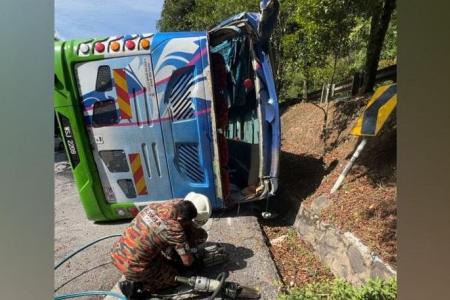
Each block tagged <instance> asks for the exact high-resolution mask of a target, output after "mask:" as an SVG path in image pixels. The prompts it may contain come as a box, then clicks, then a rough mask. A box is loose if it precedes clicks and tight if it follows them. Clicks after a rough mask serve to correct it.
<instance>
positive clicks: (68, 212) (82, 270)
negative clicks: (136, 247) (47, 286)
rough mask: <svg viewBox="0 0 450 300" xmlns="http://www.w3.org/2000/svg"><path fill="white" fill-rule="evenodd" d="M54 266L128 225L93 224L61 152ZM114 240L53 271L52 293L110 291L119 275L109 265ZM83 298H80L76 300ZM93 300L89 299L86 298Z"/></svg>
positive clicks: (57, 170)
mask: <svg viewBox="0 0 450 300" xmlns="http://www.w3.org/2000/svg"><path fill="white" fill-rule="evenodd" d="M54 170H55V244H54V247H55V248H54V255H55V264H56V263H58V262H59V261H61V259H62V258H64V257H65V256H66V255H67V254H68V253H71V252H72V251H74V250H76V249H78V248H80V247H81V246H83V245H85V244H87V243H89V242H91V241H93V240H96V239H98V238H100V237H103V236H106V235H110V234H115V233H122V231H123V229H124V228H125V226H126V225H127V222H115V223H99V224H97V223H94V222H92V221H89V220H88V219H87V218H86V216H85V214H84V210H83V207H82V206H81V203H80V199H79V195H78V192H77V190H76V187H75V183H74V180H73V177H72V172H71V169H70V165H69V164H68V162H67V160H66V158H65V155H64V153H62V152H57V153H55V169H54ZM115 239H116V238H112V239H108V240H105V241H101V242H100V243H98V244H96V245H94V246H92V247H91V248H88V249H86V250H85V251H83V252H81V253H80V254H78V255H76V256H74V257H73V258H72V259H70V260H69V261H68V262H66V263H65V264H63V265H62V266H61V267H59V268H58V269H57V270H56V271H55V285H54V288H55V294H58V295H59V294H65V293H70V292H77V291H85V290H110V289H111V288H112V287H113V286H114V284H115V283H116V282H117V281H118V279H119V278H120V276H121V274H120V273H119V272H118V271H117V270H116V269H115V267H114V266H113V265H112V264H111V263H110V258H109V253H110V249H111V246H112V243H113V242H114V240H115ZM78 299H82V298H78ZM89 299H92V298H89Z"/></svg>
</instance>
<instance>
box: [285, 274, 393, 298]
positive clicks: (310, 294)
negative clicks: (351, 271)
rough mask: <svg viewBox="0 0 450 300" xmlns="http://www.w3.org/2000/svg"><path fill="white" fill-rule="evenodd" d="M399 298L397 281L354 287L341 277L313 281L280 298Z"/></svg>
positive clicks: (371, 281)
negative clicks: (318, 281) (332, 279)
mask: <svg viewBox="0 0 450 300" xmlns="http://www.w3.org/2000/svg"><path fill="white" fill-rule="evenodd" d="M396 298H397V281H396V280H395V279H394V278H393V279H389V280H380V279H375V280H370V281H368V282H367V283H365V284H364V285H362V286H360V287H354V286H352V285H351V284H350V283H348V282H346V281H343V280H341V279H335V280H334V281H326V282H320V283H312V284H307V285H305V286H303V287H302V288H293V289H291V290H289V291H288V293H287V294H284V295H281V296H279V297H278V299H279V300H394V299H396Z"/></svg>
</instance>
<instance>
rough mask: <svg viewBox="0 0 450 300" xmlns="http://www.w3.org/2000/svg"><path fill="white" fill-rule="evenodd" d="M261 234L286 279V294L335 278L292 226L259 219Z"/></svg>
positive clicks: (284, 286)
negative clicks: (292, 289)
mask: <svg viewBox="0 0 450 300" xmlns="http://www.w3.org/2000/svg"><path fill="white" fill-rule="evenodd" d="M259 225H260V227H261V232H262V233H263V236H264V240H265V242H266V245H267V247H268V248H269V251H270V255H271V257H272V259H273V261H274V263H275V266H276V269H277V271H278V275H279V277H280V278H281V280H282V284H283V287H282V291H283V292H285V291H287V290H288V289H289V288H295V287H301V286H304V285H305V284H308V283H318V282H322V281H328V280H332V279H334V275H333V274H332V273H331V271H330V269H329V268H328V267H326V266H325V265H324V264H323V263H322V262H321V261H320V260H319V258H318V257H317V256H316V255H315V254H314V252H313V250H312V248H311V246H310V245H308V244H307V243H306V242H305V241H303V240H302V239H301V238H300V236H299V235H298V233H297V231H296V230H295V229H294V228H293V227H292V226H287V225H284V224H280V222H277V220H264V219H259Z"/></svg>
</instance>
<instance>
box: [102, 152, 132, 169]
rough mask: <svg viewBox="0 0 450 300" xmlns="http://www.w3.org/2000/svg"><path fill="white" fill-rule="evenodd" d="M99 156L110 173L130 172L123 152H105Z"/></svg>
mask: <svg viewBox="0 0 450 300" xmlns="http://www.w3.org/2000/svg"><path fill="white" fill-rule="evenodd" d="M98 154H99V155H100V157H101V158H102V160H103V162H104V163H105V165H106V167H107V168H108V170H109V171H110V172H112V173H116V172H128V171H129V170H130V169H129V168H128V161H127V158H126V156H125V152H124V151H123V150H103V151H99V153H98Z"/></svg>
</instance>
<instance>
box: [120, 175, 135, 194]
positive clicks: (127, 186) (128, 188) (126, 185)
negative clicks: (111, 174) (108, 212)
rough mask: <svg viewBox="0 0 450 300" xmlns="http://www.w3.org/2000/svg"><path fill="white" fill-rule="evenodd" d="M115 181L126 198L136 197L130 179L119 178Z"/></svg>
mask: <svg viewBox="0 0 450 300" xmlns="http://www.w3.org/2000/svg"><path fill="white" fill-rule="evenodd" d="M117 183H118V184H119V186H120V188H121V189H122V191H123V193H124V194H125V196H127V198H136V190H135V189H134V185H133V181H132V180H131V179H119V180H117Z"/></svg>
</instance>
